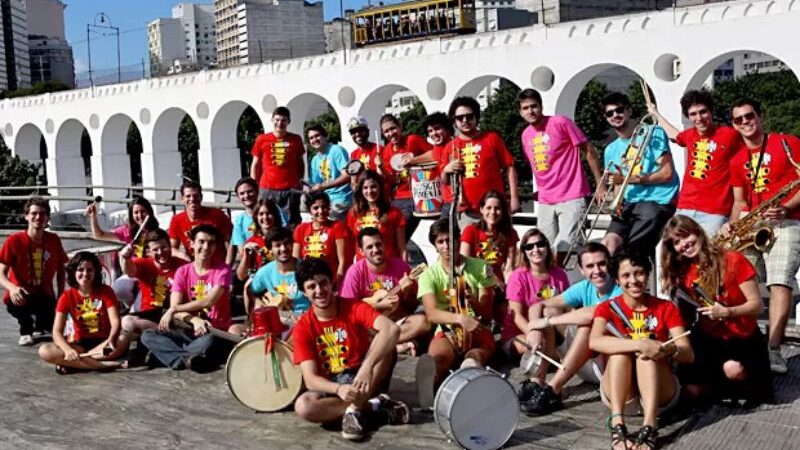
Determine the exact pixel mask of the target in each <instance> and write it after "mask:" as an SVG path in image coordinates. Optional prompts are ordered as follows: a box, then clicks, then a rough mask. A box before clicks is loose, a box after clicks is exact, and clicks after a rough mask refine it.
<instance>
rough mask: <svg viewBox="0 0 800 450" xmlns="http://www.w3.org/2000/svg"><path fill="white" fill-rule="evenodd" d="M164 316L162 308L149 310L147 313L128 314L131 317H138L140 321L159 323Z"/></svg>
mask: <svg viewBox="0 0 800 450" xmlns="http://www.w3.org/2000/svg"><path fill="white" fill-rule="evenodd" d="M163 314H164V310H163V309H161V308H156V309H148V310H147V311H136V312H132V313H128V315H129V316H136V317H138V318H140V319H145V320H149V321H151V322H155V323H158V322H159V321H160V320H161V316H162V315H163Z"/></svg>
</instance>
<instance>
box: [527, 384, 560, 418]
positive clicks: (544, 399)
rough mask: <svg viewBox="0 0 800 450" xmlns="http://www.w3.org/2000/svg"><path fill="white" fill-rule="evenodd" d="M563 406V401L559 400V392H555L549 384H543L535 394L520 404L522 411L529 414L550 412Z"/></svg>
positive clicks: (536, 414)
mask: <svg viewBox="0 0 800 450" xmlns="http://www.w3.org/2000/svg"><path fill="white" fill-rule="evenodd" d="M563 407H564V403H563V402H562V401H561V394H556V393H555V391H553V388H552V387H550V385H544V386H543V387H542V389H541V390H540V391H539V392H538V393H537V395H534V396H533V397H532V398H531V399H530V400H528V401H527V402H525V403H522V404H521V405H520V409H522V412H524V413H525V414H527V415H529V416H542V415H545V414H550V413H552V412H555V411H558V410H559V409H561V408H563Z"/></svg>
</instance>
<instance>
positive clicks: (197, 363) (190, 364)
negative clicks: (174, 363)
mask: <svg viewBox="0 0 800 450" xmlns="http://www.w3.org/2000/svg"><path fill="white" fill-rule="evenodd" d="M185 364H186V368H187V369H189V370H191V371H192V372H195V373H209V372H212V371H214V369H216V368H217V367H218V366H217V365H215V364H214V362H213V361H212V360H211V358H209V357H208V356H206V355H194V356H190V357H189V358H187V359H186V360H185Z"/></svg>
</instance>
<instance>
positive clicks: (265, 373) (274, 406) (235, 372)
mask: <svg viewBox="0 0 800 450" xmlns="http://www.w3.org/2000/svg"><path fill="white" fill-rule="evenodd" d="M273 349H274V351H275V353H276V355H277V358H278V367H279V371H280V374H281V380H282V381H283V383H282V384H281V386H280V387H279V386H278V384H277V383H276V382H275V376H274V374H273V365H272V355H269V354H267V353H265V352H264V337H263V336H259V337H253V338H250V339H247V340H245V341H242V342H241V343H240V344H239V345H237V346H236V348H234V349H233V352H231V354H230V356H229V357H228V364H227V365H226V366H225V377H226V379H227V381H228V388H229V389H230V390H231V393H232V394H233V396H234V397H235V398H236V399H237V400H239V402H241V403H242V404H243V405H245V406H247V407H248V408H250V409H253V410H255V411H259V412H274V411H279V410H281V409H283V408H286V407H287V406H289V405H291V404H292V403H293V402H294V400H295V399H296V398H297V396H298V395H300V391H301V390H302V389H303V376H302V374H301V372H300V367H298V366H295V365H294V364H293V363H292V348H291V347H290V346H288V345H287V344H285V343H284V342H283V341H279V340H275V341H274V345H273Z"/></svg>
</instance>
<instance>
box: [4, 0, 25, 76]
mask: <svg viewBox="0 0 800 450" xmlns="http://www.w3.org/2000/svg"><path fill="white" fill-rule="evenodd" d="M0 24H1V25H0V57H2V59H0V91H6V90H8V91H13V90H16V89H20V88H25V87H30V85H31V64H30V55H29V54H28V17H27V12H26V10H25V1H24V0H0Z"/></svg>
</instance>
